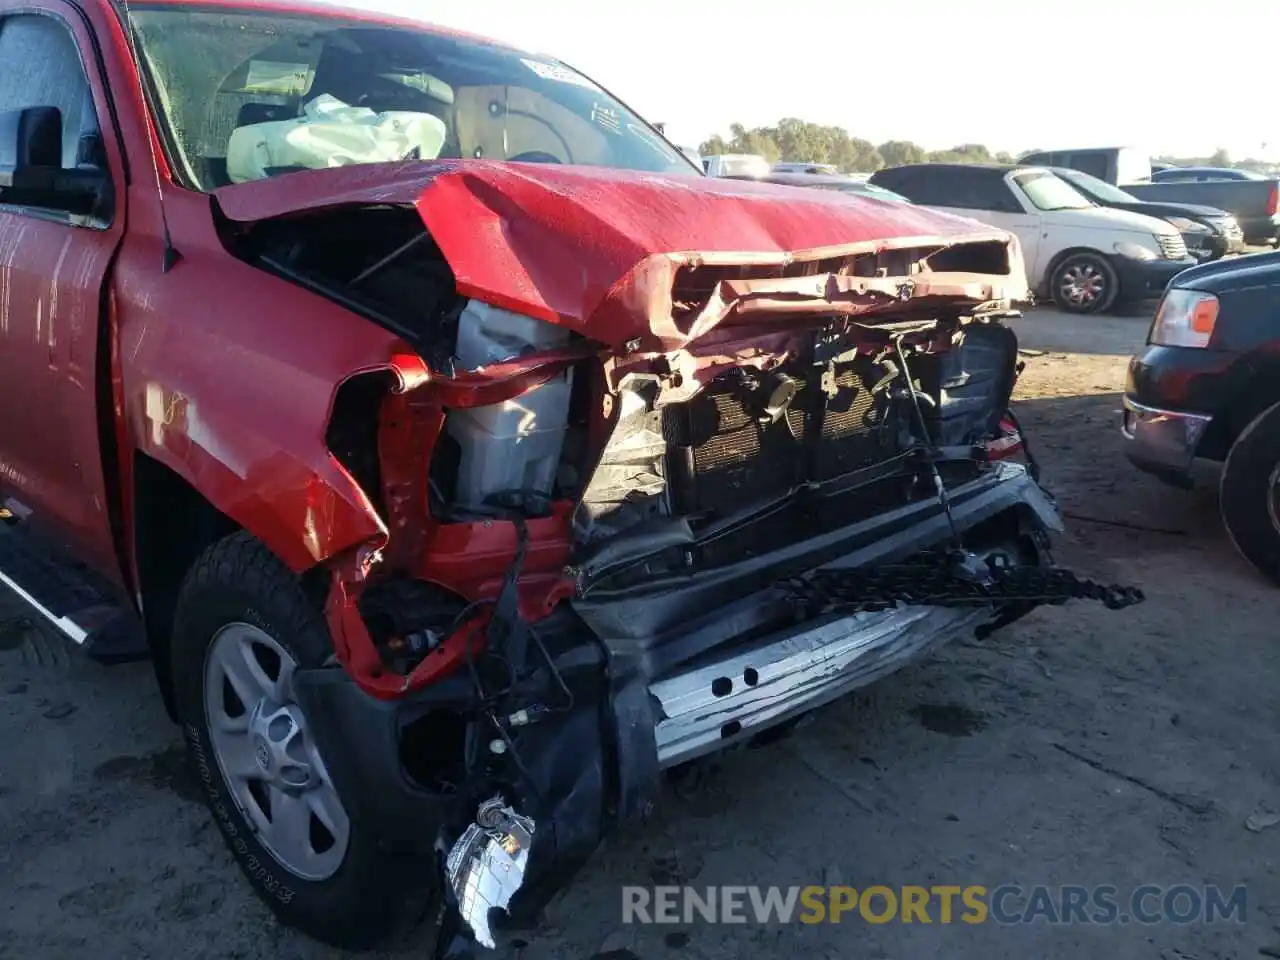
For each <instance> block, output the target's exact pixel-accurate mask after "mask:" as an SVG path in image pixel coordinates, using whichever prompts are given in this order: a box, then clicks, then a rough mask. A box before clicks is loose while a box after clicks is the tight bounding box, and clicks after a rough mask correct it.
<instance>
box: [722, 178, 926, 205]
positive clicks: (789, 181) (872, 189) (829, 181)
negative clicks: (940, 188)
mask: <svg viewBox="0 0 1280 960" xmlns="http://www.w3.org/2000/svg"><path fill="white" fill-rule="evenodd" d="M731 179H740V180H747V179H751V180H757V181H759V182H761V183H778V184H783V185H785V186H788V187H804V188H807V189H810V190H835V191H837V192H838V193H852V194H856V195H858V196H863V197H873V198H875V199H878V200H891V201H893V202H895V203H910V202H911V201H909V200H908V199H907V198H906V197H904V196H902V194H899V193H894V192H893V191H892V190H886V189H885V188H884V187H881V186H878V185H876V184H874V183H871V182H870V181H868V180H860V179H857V178H855V177H846V176H841V175H839V174H837V175H834V176H832V175H822V174H812V173H777V172H774V173H770V174H769V175H768V176H765V177H735V178H731Z"/></svg>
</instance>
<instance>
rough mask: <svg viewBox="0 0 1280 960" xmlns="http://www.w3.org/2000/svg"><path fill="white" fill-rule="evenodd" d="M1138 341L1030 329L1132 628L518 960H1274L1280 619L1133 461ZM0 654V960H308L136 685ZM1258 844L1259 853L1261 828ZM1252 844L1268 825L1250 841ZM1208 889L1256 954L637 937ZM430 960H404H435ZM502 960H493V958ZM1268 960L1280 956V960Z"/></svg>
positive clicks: (713, 831) (1034, 431) (539, 939)
mask: <svg viewBox="0 0 1280 960" xmlns="http://www.w3.org/2000/svg"><path fill="white" fill-rule="evenodd" d="M1147 322H1148V319H1147V315H1146V313H1139V314H1136V315H1134V316H1126V317H1110V318H1073V317H1069V316H1065V315H1061V314H1058V313H1055V312H1052V311H1047V310H1040V311H1036V312H1035V313H1033V314H1031V315H1029V316H1028V317H1026V318H1024V319H1023V320H1022V321H1020V327H1019V333H1020V335H1021V337H1022V342H1023V346H1024V347H1026V348H1028V349H1029V350H1035V351H1045V352H1043V353H1039V354H1037V355H1029V356H1027V358H1026V359H1027V369H1026V373H1025V375H1024V377H1023V380H1022V383H1021V385H1020V388H1019V391H1018V405H1017V409H1018V412H1019V414H1020V416H1021V417H1022V419H1023V422H1024V426H1025V428H1026V430H1027V432H1028V434H1029V436H1030V438H1031V439H1032V441H1033V443H1034V450H1035V452H1036V453H1037V454H1038V455H1039V457H1040V459H1041V460H1042V462H1043V464H1044V468H1045V481H1046V484H1047V486H1048V487H1049V488H1050V489H1051V490H1052V492H1053V493H1054V494H1055V495H1056V496H1057V497H1058V499H1059V502H1060V505H1061V507H1062V508H1063V510H1064V511H1065V512H1066V514H1067V517H1068V521H1067V522H1068V524H1069V530H1068V532H1067V534H1066V535H1064V536H1063V537H1061V538H1060V540H1059V549H1058V559H1059V560H1060V561H1061V562H1064V563H1066V564H1068V565H1070V566H1071V567H1073V568H1074V569H1076V570H1077V571H1078V572H1079V573H1081V574H1084V575H1089V576H1093V577H1095V578H1097V579H1103V580H1118V581H1124V582H1131V583H1136V584H1138V585H1140V586H1141V587H1142V588H1143V589H1144V590H1145V591H1146V594H1147V598H1148V599H1147V602H1146V603H1145V604H1144V605H1142V606H1139V607H1136V608H1132V609H1129V610H1126V611H1123V612H1118V613H1113V612H1108V611H1106V610H1104V609H1102V608H1101V606H1099V605H1096V604H1078V605H1072V606H1068V607H1065V608H1057V609H1044V610H1040V611H1037V612H1036V613H1035V614H1033V615H1032V616H1031V617H1029V618H1028V619H1026V620H1025V621H1023V622H1021V623H1019V624H1017V625H1015V626H1013V627H1011V628H1009V629H1008V630H1006V631H1003V632H1002V633H999V634H997V635H996V636H995V637H994V638H992V640H990V641H988V642H986V643H983V644H978V643H973V644H967V645H961V646H953V647H949V648H946V649H944V650H943V651H941V652H940V653H939V654H938V655H936V656H934V657H933V658H932V659H930V660H928V661H927V662H924V663H921V664H919V665H917V666H915V667H913V668H911V669H908V670H906V671H905V672H903V673H901V674H899V675H897V676H895V677H893V678H891V679H889V680H886V681H884V682H882V683H880V684H879V685H878V686H876V687H874V688H872V689H871V690H869V691H867V692H866V693H864V694H862V695H859V696H855V697H852V698H849V699H846V700H844V701H841V702H839V703H836V704H834V705H833V706H831V707H829V708H826V709H825V710H823V711H821V712H819V713H818V714H817V715H816V716H814V717H813V718H812V720H811V721H810V722H809V723H807V724H806V725H804V726H803V727H801V728H800V729H798V730H795V731H794V732H792V733H791V734H790V735H789V736H787V737H785V738H783V739H780V740H778V741H776V742H774V743H772V744H770V745H768V746H766V747H760V748H758V749H752V750H748V751H745V752H742V753H737V754H734V755H731V756H727V757H724V758H722V759H720V760H717V761H715V762H713V763H711V764H709V765H706V766H704V767H701V768H698V770H697V771H696V776H694V775H691V776H688V777H686V778H684V779H683V780H682V781H681V782H680V783H679V784H678V785H677V786H673V787H672V789H671V790H670V792H669V796H668V797H667V798H666V802H665V803H664V804H663V805H662V807H661V809H660V811H659V814H658V816H657V818H656V819H655V820H654V821H652V822H651V823H649V824H648V825H647V826H646V827H645V828H643V829H642V830H640V831H639V832H636V833H634V834H631V835H629V836H626V837H622V838H619V839H616V840H614V841H612V842H611V843H610V844H609V845H608V846H607V847H606V848H605V849H603V850H601V852H600V853H599V854H598V856H597V857H596V858H595V860H594V861H593V862H592V863H591V864H590V866H589V867H588V868H587V869H586V871H585V872H584V873H582V874H581V875H580V877H579V879H578V880H577V881H576V882H575V883H574V884H573V885H572V886H571V887H570V888H569V889H568V890H567V891H566V892H565V893H564V894H563V895H562V896H561V897H560V898H559V899H557V900H556V901H555V902H553V903H552V905H551V907H550V909H549V910H548V913H547V922H546V924H545V925H544V926H543V927H542V928H540V929H537V930H533V931H528V932H526V933H521V934H520V935H519V936H520V937H521V938H522V939H521V940H519V941H514V942H511V943H508V944H506V945H505V946H504V948H503V954H505V955H508V956H515V955H519V956H520V957H522V958H526V960H544V958H546V960H551V958H555V960H559V958H566V960H588V958H593V957H597V956H598V955H600V954H606V955H609V956H610V960H633V958H642V960H657V958H662V957H666V956H671V957H677V956H680V957H683V956H691V957H706V958H721V957H723V958H731V957H741V958H762V960H763V958H766V957H767V958H773V957H777V956H797V957H801V956H802V957H805V958H822V957H866V958H880V960H889V958H894V960H900V958H909V957H948V958H959V960H978V958H982V960H996V958H1017V960H1028V958H1057V957H1062V958H1068V957H1069V958H1076V957H1081V956H1107V957H1116V958H1128V957H1135V958H1150V960H1211V958H1213V960H1225V958H1234V957H1246V956H1257V955H1258V953H1259V949H1260V948H1269V947H1276V948H1280V927H1277V926H1276V924H1278V923H1280V882H1278V880H1277V877H1276V869H1277V866H1276V865H1277V862H1278V859H1280V827H1276V828H1274V829H1263V830H1261V831H1258V832H1255V831H1252V830H1250V829H1246V826H1245V821H1246V819H1247V818H1248V817H1250V815H1252V814H1255V813H1258V812H1260V811H1261V812H1263V813H1267V812H1270V811H1273V810H1274V811H1277V812H1280V796H1277V782H1278V777H1280V774H1278V773H1277V771H1280V738H1278V737H1277V736H1276V735H1275V731H1276V729H1277V727H1278V726H1280V698H1278V697H1277V696H1276V691H1277V689H1280V659H1278V658H1277V644H1278V643H1280V638H1278V637H1277V629H1276V617H1277V613H1278V612H1280V606H1278V603H1277V601H1278V600H1280V594H1278V593H1277V592H1276V591H1275V590H1274V589H1272V588H1269V587H1268V586H1266V585H1265V584H1264V583H1263V582H1262V580H1261V579H1260V578H1259V577H1258V576H1256V575H1255V574H1254V573H1253V572H1252V570H1251V569H1250V568H1249V567H1248V566H1247V565H1246V564H1245V563H1244V562H1243V561H1241V560H1240V559H1239V558H1238V557H1237V556H1236V554H1235V553H1234V551H1233V550H1232V548H1231V545H1230V543H1229V542H1228V540H1227V539H1226V537H1225V535H1224V534H1223V532H1222V530H1221V527H1220V523H1219V521H1218V515H1217V505H1216V502H1215V499H1214V496H1213V495H1212V493H1211V492H1210V493H1205V494H1198V495H1189V494H1186V493H1182V492H1179V491H1175V490H1171V489H1166V488H1164V487H1162V486H1161V485H1159V484H1158V483H1157V482H1155V481H1153V480H1150V479H1148V478H1146V477H1144V476H1142V475H1140V474H1139V473H1137V472H1136V471H1135V470H1133V469H1132V468H1131V467H1130V466H1129V465H1128V463H1127V462H1125V461H1124V460H1123V458H1122V455H1121V452H1120V446H1121V443H1120V437H1119V435H1118V431H1117V422H1118V415H1119V409H1120V394H1119V392H1118V391H1119V389H1120V387H1121V385H1122V382H1123V374H1124V365H1125V361H1126V358H1127V356H1128V355H1129V354H1130V353H1131V352H1132V350H1133V349H1134V348H1135V347H1136V346H1137V345H1138V344H1140V343H1141V342H1142V340H1143V337H1144V335H1145V333H1146V327H1147ZM5 646H7V647H8V649H2V648H0V957H6V958H7V957H14V958H24V960H25V958H29V957H41V958H45V957H68V958H79V957H98V956H121V957H123V956H129V957H137V958H145V957H165V958H168V957H172V956H175V955H178V954H179V953H181V955H183V956H184V957H186V958H188V960H197V958H205V957H210V958H212V957H240V958H254V960H257V958H263V960H265V958H272V960H278V958H322V957H331V956H336V954H334V953H333V952H332V951H329V950H326V949H325V948H322V947H319V946H317V945H316V944H314V943H312V942H309V941H307V940H306V939H304V938H303V937H300V936H298V935H296V934H294V933H292V932H290V931H286V930H282V929H280V928H279V927H277V926H276V925H275V924H274V923H273V922H272V920H271V918H270V916H269V915H268V913H267V911H266V910H265V909H264V908H263V907H262V906H260V905H259V904H258V902H257V901H256V900H255V899H254V898H253V897H252V896H251V895H250V893H249V891H248V888H247V885H246V884H245V883H244V882H243V881H242V880H241V878H240V876H239V874H238V873H237V871H236V869H235V867H234V865H233V864H232V861H231V859H230V857H229V856H228V855H227V854H226V853H225V852H224V851H223V846H222V843H221V841H220V839H219V837H218V835H217V833H216V831H215V829H214V827H213V824H212V823H211V821H210V819H209V817H208V816H207V814H206V813H205V810H204V809H203V808H202V807H201V806H199V805H198V803H197V802H196V800H195V791H194V789H193V786H192V781H191V779H190V777H189V776H188V774H187V772H186V769H185V767H184V766H183V764H182V757H181V753H180V743H179V738H178V734H177V731H176V729H175V728H174V727H172V726H171V725H170V724H169V723H168V721H167V720H166V718H165V716H164V714H163V711H162V708H161V705H160V700H159V697H158V696H157V694H156V693H155V691H154V689H153V685H152V679H151V675H150V668H149V667H148V666H146V665H132V666H127V667H119V668H115V669H109V670H108V669H103V668H99V667H96V666H94V665H92V664H90V663H88V662H84V661H82V660H80V659H78V658H77V657H75V656H73V655H71V654H70V653H69V651H68V650H67V649H66V648H65V647H64V646H63V645H62V644H60V643H59V642H57V641H53V640H50V639H49V638H47V637H45V636H43V635H40V636H34V635H28V636H27V637H26V638H25V639H22V641H21V642H17V640H16V639H13V638H11V639H10V640H9V641H8V642H7V643H6V644H5ZM1266 822H1268V821H1266V820H1265V819H1263V820H1262V821H1261V823H1266ZM1257 824H1258V822H1257V821H1255V826H1256V825H1257ZM674 882H688V883H691V884H694V885H697V886H705V885H709V884H760V885H791V884H801V885H803V884H850V885H853V886H855V887H858V888H864V887H866V886H868V885H871V884H887V885H889V886H897V885H901V884H922V885H926V886H928V885H933V884H948V883H949V884H957V885H961V886H964V885H969V884H982V885H986V886H987V887H989V888H991V887H995V886H998V885H1000V884H1002V883H1017V884H1020V885H1022V886H1023V887H1028V886H1031V885H1034V884H1047V885H1060V884H1078V885H1083V886H1094V885H1097V884H1113V885H1115V886H1117V887H1120V888H1121V889H1122V890H1125V889H1129V888H1132V887H1135V886H1138V885H1140V884H1144V883H1152V884H1161V885H1166V886H1168V885H1174V884H1180V883H1187V884H1192V885H1196V886H1199V885H1203V884H1219V885H1222V886H1224V887H1226V888H1228V889H1230V888H1233V887H1235V886H1236V885H1238V884H1244V885H1246V886H1247V889H1248V906H1247V920H1246V922H1244V923H1243V924H1225V925H1224V924H1218V925H1213V926H1209V925H1202V924H1191V925H1178V924H1173V923H1163V924H1158V925H1154V926H1146V925H1139V924H1114V925H1110V926H1097V925H1079V924H1076V925H1068V926H1051V925H1047V924H1045V923H1043V922H1038V923H1034V924H1029V925H1021V926H1012V927H1011V926H1002V925H997V924H995V923H991V922H988V923H986V924H981V925H976V926H970V925H965V924H959V923H955V924H950V925H942V924H939V923H936V922H935V923H933V924H930V925H923V924H919V923H914V924H908V925H903V924H897V923H890V924H884V925H870V924H867V923H864V922H863V921H861V920H860V919H857V918H856V917H855V918H854V919H853V920H851V921H850V920H847V919H846V921H845V922H844V923H842V924H840V925H838V926H837V925H816V926H802V925H798V924H797V925H791V926H786V927H781V926H752V925H746V926H711V925H706V924H703V925H694V926H690V927H679V928H672V927H644V926H635V925H624V924H622V922H621V895H620V891H619V888H620V886H621V885H623V884H627V883H638V884H645V885H651V884H655V883H674ZM425 949H426V948H425V946H423V947H422V948H420V949H418V950H416V951H413V952H411V955H417V956H424V955H425ZM500 955H501V954H500ZM1270 955H1271V956H1280V950H1278V952H1276V953H1272V954H1270Z"/></svg>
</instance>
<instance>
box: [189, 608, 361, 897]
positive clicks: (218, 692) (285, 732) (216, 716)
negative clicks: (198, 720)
mask: <svg viewBox="0 0 1280 960" xmlns="http://www.w3.org/2000/svg"><path fill="white" fill-rule="evenodd" d="M296 669H297V662H296V661H295V660H294V659H293V657H291V656H290V655H289V654H288V652H287V651H286V650H285V649H284V648H283V647H282V646H281V645H280V644H279V643H278V642H276V640H275V639H273V638H272V637H271V636H270V635H269V634H267V633H266V632H265V631H263V630H261V629H259V628H258V627H255V626H252V625H251V624H247V623H230V624H227V625H226V626H224V627H222V628H221V629H220V630H219V631H218V632H217V633H216V634H215V635H214V637H213V640H212V642H211V643H210V644H209V650H208V653H207V655H206V657H205V677H204V707H205V720H206V722H207V724H208V729H209V739H210V742H211V744H212V746H213V752H214V755H215V757H216V759H217V761H218V767H219V769H220V770H221V771H222V775H223V778H224V779H225V781H226V783H227V786H228V788H229V789H230V791H231V795H232V796H233V797H234V798H235V801H236V803H237V805H238V806H239V807H240V810H241V812H242V813H243V814H244V817H245V820H246V821H247V822H248V823H249V824H250V825H251V826H252V827H253V829H254V831H255V832H256V834H257V838H258V841H259V842H260V843H261V844H262V846H263V847H265V848H266V850H267V851H268V852H269V853H270V854H271V855H272V856H273V857H275V859H276V860H277V861H278V862H279V863H280V865H281V866H282V867H284V868H285V869H286V870H288V871H289V872H290V873H293V874H295V875H296V876H298V877H301V878H302V879H304V880H312V881H320V880H326V879H328V878H329V877H331V876H333V874H334V873H336V872H337V870H338V868H339V867H340V866H341V865H342V861H343V858H344V856H345V855H346V852H347V844H348V842H349V840H350V835H351V821H350V819H349V818H348V816H347V812H346V809H345V808H344V807H343V805H342V800H341V798H340V797H339V796H338V791H337V789H336V788H335V787H334V784H333V780H332V779H331V778H330V776H329V772H328V770H327V769H326V767H325V764H324V761H323V759H322V758H321V756H320V752H319V750H318V748H317V746H316V742H315V738H314V737H313V736H312V733H311V730H310V727H309V725H308V723H307V718H306V716H305V715H304V714H303V712H302V709H301V707H300V706H299V705H298V703H297V702H296V700H295V698H294V695H293V674H294V671H295V670H296Z"/></svg>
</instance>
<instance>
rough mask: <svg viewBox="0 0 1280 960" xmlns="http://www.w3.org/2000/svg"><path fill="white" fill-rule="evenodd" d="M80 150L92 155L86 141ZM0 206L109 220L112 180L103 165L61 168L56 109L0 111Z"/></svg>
mask: <svg viewBox="0 0 1280 960" xmlns="http://www.w3.org/2000/svg"><path fill="white" fill-rule="evenodd" d="M78 146H79V147H80V150H81V151H82V152H92V151H93V148H92V146H89V145H86V144H84V143H83V142H82V143H80V144H78ZM86 148H87V150H86ZM0 203H7V204H14V205H18V206H32V207H50V208H52V209H55V210H66V211H68V212H70V213H78V214H96V215H98V216H103V215H104V214H106V215H107V216H109V210H110V205H111V178H110V176H109V175H108V173H107V170H106V165H105V164H103V165H102V166H101V167H95V168H86V167H84V166H78V167H76V168H75V169H72V170H64V169H63V168H62V111H61V110H59V109H58V108H57V107H26V108H25V109H22V110H8V111H4V112H0Z"/></svg>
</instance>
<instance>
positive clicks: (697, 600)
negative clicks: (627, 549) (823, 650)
mask: <svg viewBox="0 0 1280 960" xmlns="http://www.w3.org/2000/svg"><path fill="white" fill-rule="evenodd" d="M949 496H950V500H951V507H952V511H953V513H954V516H955V520H956V523H957V524H958V525H959V527H960V529H961V530H962V531H964V530H967V529H971V528H973V527H975V526H977V525H978V524H979V523H982V522H983V521H985V520H989V519H991V518H992V517H995V516H997V515H998V514H1001V513H1003V512H1005V511H1015V512H1016V513H1017V514H1018V515H1019V518H1020V519H1021V520H1023V521H1024V522H1026V523H1028V524H1029V525H1030V526H1031V527H1032V528H1033V529H1036V528H1038V529H1041V530H1049V531H1061V530H1062V521H1061V519H1060V518H1059V516H1058V512H1057V509H1056V508H1055V507H1054V505H1053V503H1052V501H1051V500H1050V499H1049V497H1048V495H1047V494H1046V493H1045V492H1044V491H1043V490H1042V489H1041V488H1040V486H1039V485H1038V484H1036V482H1035V481H1034V480H1032V479H1031V477H1030V476H1028V474H1027V471H1026V469H1025V468H1024V467H1022V466H1020V465H1018V464H1013V463H999V464H996V465H994V466H993V467H992V468H991V469H990V470H989V471H987V472H986V473H985V474H983V475H982V476H981V477H979V478H978V479H976V480H973V481H970V482H969V483H966V484H961V485H959V486H957V487H955V488H953V489H952V490H950V491H949ZM949 538H950V526H949V524H948V523H947V518H946V516H945V514H944V513H943V511H942V508H941V507H940V506H939V504H938V502H937V501H936V500H924V501H919V502H916V503H913V504H910V505H908V506H905V507H902V508H899V509H897V510H892V511H889V512H886V513H882V514H878V515H876V516H875V517H872V518H871V519H869V520H865V521H863V522H861V523H856V524H852V525H850V526H848V527H844V528H841V529H839V530H833V531H831V532H829V533H827V534H824V535H823V536H820V537H814V538H812V539H809V540H805V541H801V542H798V543H790V544H785V545H783V546H780V547H778V548H777V549H776V550H773V551H770V552H768V553H763V554H760V555H757V556H753V557H749V558H747V559H744V560H741V561H739V562H738V563H735V564H732V565H729V566H724V567H720V568H717V569H714V570H707V571H703V572H700V573H695V574H691V575H688V576H684V577H668V578H665V579H662V580H659V581H655V582H650V583H647V584H644V585H643V586H637V587H632V588H629V589H624V590H618V591H608V590H606V589H604V588H603V587H601V588H599V589H597V590H593V591H592V592H590V593H589V594H588V595H587V596H586V597H584V598H581V599H577V600H574V601H573V608H574V610H575V612H577V614H578V616H580V617H581V618H582V620H583V621H584V622H585V623H586V624H587V626H588V627H590V628H591V630H592V631H594V633H595V634H596V636H597V637H598V638H599V639H600V641H601V642H602V643H603V644H604V645H605V647H606V648H607V649H608V650H610V652H611V653H621V652H625V653H626V654H627V655H628V656H643V658H644V660H645V661H646V663H647V667H648V670H649V672H650V674H651V675H652V676H660V675H662V674H663V673H665V672H666V671H668V670H670V669H672V668H673V667H676V666H679V665H680V664H682V663H685V662H687V661H689V660H692V659H693V658H695V657H697V656H699V655H701V654H703V653H705V652H706V651H708V650H711V649H713V648H715V647H717V646H719V645H720V644H722V643H726V642H729V641H731V640H733V639H734V638H735V637H741V636H744V635H750V634H753V633H758V632H760V631H761V630H762V629H769V628H770V627H771V626H773V625H777V624H779V623H782V622H785V620H786V618H787V617H788V616H789V614H790V605H789V602H788V600H787V597H786V593H785V591H783V590H782V589H781V588H780V587H778V586H777V584H778V581H780V580H783V579H785V578H787V577H790V576H794V575H796V574H799V573H802V572H805V571H807V570H812V569H815V568H817V567H821V566H842V567H860V566H869V565H871V564H877V563H888V562H892V561H895V560H903V559H906V558H907V557H909V556H911V555H912V554H915V553H919V552H920V551H922V550H926V549H929V548H932V547H935V546H937V545H939V544H943V543H946V542H948V540H949Z"/></svg>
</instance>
